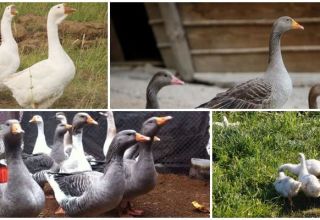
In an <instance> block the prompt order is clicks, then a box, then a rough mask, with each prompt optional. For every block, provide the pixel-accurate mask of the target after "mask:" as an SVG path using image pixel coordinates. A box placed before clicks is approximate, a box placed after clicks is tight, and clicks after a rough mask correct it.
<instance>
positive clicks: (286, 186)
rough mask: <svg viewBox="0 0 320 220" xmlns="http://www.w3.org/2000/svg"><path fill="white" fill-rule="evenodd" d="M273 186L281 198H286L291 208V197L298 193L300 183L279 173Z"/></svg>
mask: <svg viewBox="0 0 320 220" xmlns="http://www.w3.org/2000/svg"><path fill="white" fill-rule="evenodd" d="M273 185H274V187H275V189H276V191H277V192H278V193H280V194H281V195H282V196H283V197H286V198H288V200H289V202H290V205H291V206H292V205H293V204H292V197H294V196H296V195H297V194H298V193H299V190H300V187H301V183H300V182H299V181H296V180H294V179H293V178H292V177H289V176H286V175H285V174H284V172H280V173H279V176H278V178H277V179H276V181H275V182H274V183H273Z"/></svg>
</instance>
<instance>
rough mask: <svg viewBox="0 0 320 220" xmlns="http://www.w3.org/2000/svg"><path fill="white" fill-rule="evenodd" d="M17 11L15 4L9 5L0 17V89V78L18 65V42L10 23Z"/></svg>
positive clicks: (0, 88)
mask: <svg viewBox="0 0 320 220" xmlns="http://www.w3.org/2000/svg"><path fill="white" fill-rule="evenodd" d="M17 13H18V11H17V9H16V6H14V5H9V6H8V7H6V8H5V9H4V12H3V16H2V19H1V46H0V90H3V89H4V88H5V86H4V85H3V83H2V80H3V79H4V78H6V77H8V76H9V75H10V74H12V73H15V72H16V71H17V70H18V68H19V66H20V57H19V50H18V44H17V42H16V41H15V39H14V37H13V34H12V28H11V23H12V19H13V17H14V16H16V15H17Z"/></svg>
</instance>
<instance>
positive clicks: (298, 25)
mask: <svg viewBox="0 0 320 220" xmlns="http://www.w3.org/2000/svg"><path fill="white" fill-rule="evenodd" d="M291 28H292V29H300V30H304V27H303V26H302V25H300V24H299V23H298V22H296V21H295V20H293V19H292V25H291Z"/></svg>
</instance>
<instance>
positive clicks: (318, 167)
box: [279, 159, 320, 177]
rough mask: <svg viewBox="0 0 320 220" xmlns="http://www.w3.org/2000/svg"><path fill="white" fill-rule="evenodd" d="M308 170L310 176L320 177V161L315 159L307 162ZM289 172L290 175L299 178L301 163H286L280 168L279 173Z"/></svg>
mask: <svg viewBox="0 0 320 220" xmlns="http://www.w3.org/2000/svg"><path fill="white" fill-rule="evenodd" d="M306 165H307V170H308V172H309V173H310V174H312V175H315V176H318V177H320V161H319V160H315V159H309V160H306ZM286 170H288V171H289V172H290V173H293V174H295V175H296V176H299V173H300V170H301V163H299V164H292V163H286V164H283V165H281V166H280V167H279V171H286Z"/></svg>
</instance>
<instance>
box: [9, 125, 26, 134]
mask: <svg viewBox="0 0 320 220" xmlns="http://www.w3.org/2000/svg"><path fill="white" fill-rule="evenodd" d="M11 133H12V134H20V133H24V130H22V128H21V125H20V124H17V123H15V124H12V126H11Z"/></svg>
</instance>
